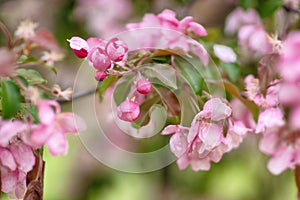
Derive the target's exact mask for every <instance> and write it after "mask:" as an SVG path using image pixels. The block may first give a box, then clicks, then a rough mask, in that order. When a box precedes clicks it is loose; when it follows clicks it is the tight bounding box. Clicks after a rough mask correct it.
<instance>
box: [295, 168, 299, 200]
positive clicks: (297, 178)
mask: <svg viewBox="0 0 300 200" xmlns="http://www.w3.org/2000/svg"><path fill="white" fill-rule="evenodd" d="M294 172H295V181H296V186H297V189H298V200H300V166H299V165H297V166H296V169H295V170H294Z"/></svg>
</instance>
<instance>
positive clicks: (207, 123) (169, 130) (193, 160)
mask: <svg viewBox="0 0 300 200" xmlns="http://www.w3.org/2000/svg"><path fill="white" fill-rule="evenodd" d="M224 101H225V100H223V99H221V98H213V99H210V100H208V101H207V102H206V103H205V104H204V106H203V110H202V111H201V112H199V113H198V114H197V115H196V116H195V118H194V120H193V122H192V124H191V127H190V128H188V127H182V126H180V125H169V126H167V127H166V128H165V129H164V130H163V131H162V134H163V135H167V134H173V133H175V134H173V136H172V137H171V139H170V148H171V151H172V152H173V153H174V154H175V156H176V157H177V158H178V160H177V165H178V167H179V169H184V168H186V167H187V166H188V165H190V166H191V169H192V170H194V171H198V170H209V169H210V162H211V161H213V162H219V161H220V160H221V158H222V156H223V154H224V153H226V152H229V151H230V150H232V149H233V148H236V147H238V146H239V144H240V143H241V142H242V140H243V137H244V136H245V135H246V133H247V132H248V131H250V129H248V128H246V127H245V125H244V124H243V123H242V122H241V121H236V122H232V120H231V115H232V109H231V107H229V105H228V104H227V103H226V102H224Z"/></svg>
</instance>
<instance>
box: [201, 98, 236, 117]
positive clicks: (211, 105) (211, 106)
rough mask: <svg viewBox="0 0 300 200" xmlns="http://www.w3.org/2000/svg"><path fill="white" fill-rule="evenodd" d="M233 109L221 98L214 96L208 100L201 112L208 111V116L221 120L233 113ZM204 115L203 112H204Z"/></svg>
mask: <svg viewBox="0 0 300 200" xmlns="http://www.w3.org/2000/svg"><path fill="white" fill-rule="evenodd" d="M231 112H232V109H231V108H230V107H229V106H228V105H226V104H225V103H224V102H223V101H222V100H221V99H220V98H212V99H210V100H208V101H207V102H206V103H205V104H204V106H203V111H202V112H201V113H208V117H207V116H205V117H204V118H209V119H211V120H212V121H220V120H223V119H226V118H228V117H229V116H230V115H231ZM202 116H203V114H202Z"/></svg>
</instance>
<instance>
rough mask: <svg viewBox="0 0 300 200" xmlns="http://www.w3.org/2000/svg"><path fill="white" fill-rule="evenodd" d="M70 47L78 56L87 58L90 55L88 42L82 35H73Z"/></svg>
mask: <svg viewBox="0 0 300 200" xmlns="http://www.w3.org/2000/svg"><path fill="white" fill-rule="evenodd" d="M68 42H69V43H70V47H71V48H72V50H73V52H74V53H75V55H76V56H77V57H78V58H85V57H87V55H88V44H87V42H86V41H85V40H84V39H82V38H80V37H72V38H71V39H70V40H68Z"/></svg>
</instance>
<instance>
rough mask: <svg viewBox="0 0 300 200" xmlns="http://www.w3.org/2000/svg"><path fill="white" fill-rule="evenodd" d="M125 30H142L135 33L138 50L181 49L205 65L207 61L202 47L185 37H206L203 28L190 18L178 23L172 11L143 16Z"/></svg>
mask: <svg viewBox="0 0 300 200" xmlns="http://www.w3.org/2000/svg"><path fill="white" fill-rule="evenodd" d="M127 29H128V30H134V29H140V30H141V29H143V30H144V31H143V34H141V32H136V35H135V37H136V38H137V42H140V44H139V45H138V46H139V47H140V48H162V49H168V48H170V49H176V48H181V49H183V50H184V51H186V52H189V51H192V52H193V53H195V54H196V55H197V56H199V58H200V59H201V60H202V62H203V63H204V64H205V65H207V63H208V61H209V56H208V53H207V51H206V50H205V49H204V47H203V46H202V45H201V44H199V43H197V42H196V41H194V40H192V39H191V38H187V37H186V36H197V37H199V36H201V37H202V36H206V35H207V32H206V30H205V28H204V27H203V26H202V25H201V24H198V23H196V22H194V21H193V17H191V16H187V17H185V18H183V19H182V20H180V21H179V20H178V19H177V18H176V13H175V12H174V11H172V10H169V9H166V10H164V11H162V12H161V13H159V14H158V15H154V14H150V13H149V14H145V16H144V18H143V20H142V21H141V22H140V23H131V24H127ZM132 33H134V32H132ZM145 38H147V39H145Z"/></svg>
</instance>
